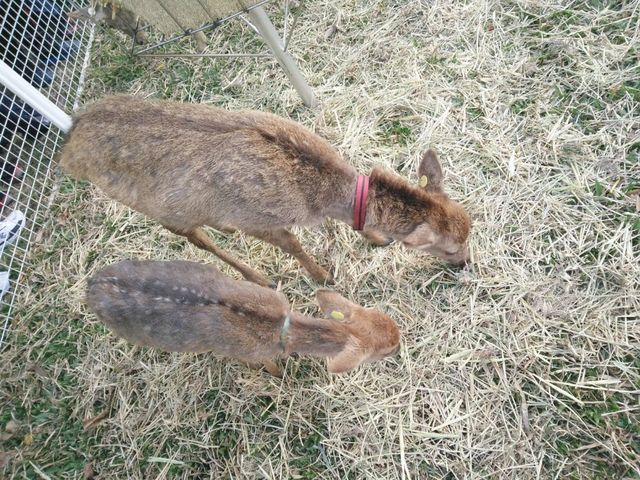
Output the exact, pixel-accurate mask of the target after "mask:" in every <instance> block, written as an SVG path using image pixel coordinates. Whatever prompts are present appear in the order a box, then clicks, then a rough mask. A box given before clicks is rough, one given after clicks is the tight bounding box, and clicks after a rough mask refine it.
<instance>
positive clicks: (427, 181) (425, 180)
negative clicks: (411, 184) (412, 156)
mask: <svg viewBox="0 0 640 480" xmlns="http://www.w3.org/2000/svg"><path fill="white" fill-rule="evenodd" d="M443 180H444V175H443V174H442V167H441V166H440V162H439V161H438V155H437V154H436V152H435V150H433V149H431V148H430V149H429V150H427V151H426V152H425V153H424V155H423V156H422V160H420V165H418V183H419V184H420V187H422V188H424V189H425V190H426V191H427V192H429V193H444V190H442V181H443Z"/></svg>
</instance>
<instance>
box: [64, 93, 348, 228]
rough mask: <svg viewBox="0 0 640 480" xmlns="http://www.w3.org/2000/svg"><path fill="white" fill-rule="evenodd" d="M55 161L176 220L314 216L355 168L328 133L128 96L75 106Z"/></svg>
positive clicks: (261, 222)
mask: <svg viewBox="0 0 640 480" xmlns="http://www.w3.org/2000/svg"><path fill="white" fill-rule="evenodd" d="M61 160H62V165H63V167H64V169H65V170H66V171H67V172H68V173H70V174H72V175H74V176H76V177H77V178H81V179H86V180H90V181H92V182H94V183H95V184H97V185H98V186H99V187H100V188H101V189H102V190H103V191H105V193H107V194H108V195H110V196H112V197H113V198H115V199H116V200H119V201H121V202H123V203H125V204H127V205H129V206H131V207H132V208H135V209H137V210H140V211H142V212H143V213H146V214H147V215H150V216H152V217H155V218H157V219H159V220H160V221H162V222H163V223H165V224H168V226H174V227H177V228H180V227H185V228H186V227H190V226H197V225H202V224H209V225H212V224H213V225H216V224H218V225H230V226H235V227H238V228H248V227H255V228H273V227H279V226H287V225H296V224H298V225H304V224H310V223H317V222H319V221H321V218H317V217H318V216H322V215H323V210H324V209H325V208H327V205H331V203H332V201H335V199H334V198H335V191H336V190H339V189H340V188H343V187H344V188H349V185H351V183H352V181H353V178H354V177H355V175H356V173H355V170H354V169H353V168H352V167H351V166H349V165H348V164H346V163H345V162H343V161H342V160H341V159H340V157H339V155H338V154H337V152H336V151H335V149H333V148H332V147H331V146H330V145H329V144H328V142H326V141H325V140H324V139H322V138H320V137H319V136H317V135H315V134H313V133H312V132H310V131H308V130H306V129H305V128H303V127H302V126H300V125H298V124H296V123H294V122H291V121H288V120H285V119H283V118H280V117H277V116H275V115H271V114H267V113H262V112H254V111H242V112H231V111H227V110H223V109H219V108H215V107H211V106H206V105H195V104H182V103H177V102H168V101H150V100H142V99H136V98H134V97H108V98H105V99H103V100H100V101H99V102H97V103H95V104H94V105H92V106H91V107H90V108H89V109H88V110H87V111H86V112H84V113H82V114H80V115H79V116H78V117H77V118H76V119H75V122H74V126H73V128H72V131H71V132H70V134H69V137H68V140H67V142H66V144H65V146H64V148H63V150H62V153H61ZM345 186H346V187H345ZM178 220H180V221H182V222H184V223H185V225H178V224H176V223H175V222H176V221H178ZM186 224H191V225H186Z"/></svg>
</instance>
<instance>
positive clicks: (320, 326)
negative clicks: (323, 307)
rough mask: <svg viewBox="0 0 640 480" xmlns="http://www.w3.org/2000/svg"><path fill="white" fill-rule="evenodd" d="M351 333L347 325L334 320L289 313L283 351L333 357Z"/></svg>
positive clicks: (341, 348) (342, 347) (340, 349)
mask: <svg viewBox="0 0 640 480" xmlns="http://www.w3.org/2000/svg"><path fill="white" fill-rule="evenodd" d="M350 334H351V332H350V330H349V327H348V326H347V325H345V324H343V323H340V322H338V321H336V320H328V319H325V318H314V317H308V316H305V315H302V314H299V313H296V312H291V314H290V325H289V331H288V332H286V335H285V338H286V341H285V351H286V352H287V353H293V352H296V353H300V354H304V355H311V356H314V357H333V356H335V355H337V354H338V353H340V352H341V351H342V350H343V349H344V347H345V344H346V342H347V340H348V339H349V335H350Z"/></svg>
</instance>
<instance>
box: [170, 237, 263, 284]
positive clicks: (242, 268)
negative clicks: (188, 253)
mask: <svg viewBox="0 0 640 480" xmlns="http://www.w3.org/2000/svg"><path fill="white" fill-rule="evenodd" d="M165 228H166V229H167V230H169V231H171V232H173V233H175V234H176V235H181V236H183V237H186V238H187V240H189V242H191V243H192V244H193V245H195V246H196V247H198V248H201V249H203V250H206V251H208V252H211V253H213V254H214V255H215V256H216V257H218V258H219V259H220V260H222V261H223V262H225V263H228V264H229V265H231V266H232V267H233V268H235V269H236V270H238V271H239V272H240V273H241V274H242V276H243V277H244V278H245V279H247V280H248V281H250V282H253V283H257V284H258V285H262V286H263V287H271V288H275V284H274V283H273V282H271V281H270V280H268V279H267V278H266V277H264V276H262V275H261V274H259V273H258V272H256V271H255V270H253V269H252V268H251V267H249V266H247V265H245V264H244V263H242V262H241V261H240V260H238V259H236V258H235V257H234V256H232V255H230V254H228V253H227V252H225V251H224V250H223V249H221V248H220V247H218V246H217V245H216V244H215V243H213V240H211V238H209V236H208V235H207V233H206V232H205V231H204V230H202V228H199V227H198V228H195V229H193V230H191V231H188V232H183V231H179V230H176V229H174V228H171V227H167V226H166V225H165Z"/></svg>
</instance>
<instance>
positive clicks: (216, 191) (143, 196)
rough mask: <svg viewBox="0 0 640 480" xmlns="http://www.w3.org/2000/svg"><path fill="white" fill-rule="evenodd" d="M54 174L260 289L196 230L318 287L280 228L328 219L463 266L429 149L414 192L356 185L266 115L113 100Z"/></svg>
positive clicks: (88, 120) (86, 115) (450, 205)
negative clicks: (261, 246)
mask: <svg viewBox="0 0 640 480" xmlns="http://www.w3.org/2000/svg"><path fill="white" fill-rule="evenodd" d="M61 163H62V167H63V169H64V170H65V171H66V172H67V173H69V174H71V175H73V176H74V177H76V178H78V179H83V180H89V181H91V182H93V183H94V184H96V185H97V186H98V187H99V188H100V189H102V190H103V191H104V192H105V193H106V194H107V195H109V196H111V197H112V198H114V199H116V200H118V201H120V202H122V203H124V204H125V205H128V206H129V207H131V208H133V209H135V210H138V211H140V212H142V213H144V214H146V215H148V216H150V217H152V218H155V219H156V220H158V221H159V222H160V223H161V224H162V225H163V226H165V227H166V228H167V229H169V230H170V231H172V232H174V233H176V234H178V235H183V236H184V237H186V238H187V239H188V240H189V241H190V242H191V243H192V244H194V245H196V246H198V247H200V248H202V249H205V250H208V251H210V252H211V253H213V254H215V255H217V256H218V257H219V258H220V259H221V260H223V261H225V262H226V263H228V264H229V265H231V266H232V267H234V268H235V269H237V270H238V271H240V273H242V275H243V276H244V277H245V279H247V280H249V281H252V282H255V283H258V284H260V285H263V286H264V285H270V282H269V281H268V280H267V279H266V278H265V277H264V276H262V275H261V274H259V273H258V272H256V271H255V270H253V269H252V268H250V267H248V266H247V265H245V264H243V263H241V262H240V261H239V260H237V259H236V258H234V257H233V256H231V255H229V254H228V253H227V252H226V251H224V250H223V249H221V248H220V247H218V246H217V245H216V244H215V243H214V242H213V241H212V240H211V239H210V238H209V236H208V235H207V234H206V233H205V232H204V230H203V229H202V227H203V226H210V227H213V228H215V229H218V230H222V231H233V230H236V229H238V230H242V231H244V232H245V233H247V234H249V235H252V236H254V237H257V238H259V239H262V240H265V241H267V242H269V243H272V244H273V245H276V246H278V247H280V248H281V249H282V250H284V251H285V252H287V253H289V254H290V255H293V256H294V257H295V258H297V259H298V260H299V261H300V263H301V264H302V265H303V266H304V267H305V268H306V269H307V271H308V272H309V274H310V275H311V276H312V277H313V278H314V279H315V280H316V281H319V282H325V281H331V280H332V277H331V275H330V274H329V272H327V271H326V270H325V269H324V268H322V267H321V266H320V265H318V264H317V263H316V262H315V261H314V260H313V258H311V257H310V256H309V255H308V254H307V253H305V251H304V250H303V249H302V246H301V245H300V243H299V241H298V240H297V238H296V237H295V236H294V235H293V234H292V233H291V232H290V231H289V230H287V229H288V228H289V227H292V226H310V225H315V224H318V223H321V222H322V221H323V220H324V219H325V218H326V217H331V218H334V219H338V220H342V221H344V222H346V223H349V224H351V225H352V226H353V228H354V229H356V230H359V231H361V233H362V234H363V235H364V236H365V238H367V239H368V240H370V241H372V242H373V243H375V244H378V245H385V244H388V243H390V242H391V241H393V240H396V241H400V242H402V244H403V245H405V246H406V247H408V248H412V249H417V250H420V251H425V252H429V253H431V254H433V255H436V256H437V257H440V258H442V259H444V260H446V261H448V262H450V263H453V264H462V263H465V262H466V261H467V260H468V258H469V254H468V248H467V237H468V235H469V229H470V220H469V216H468V215H467V213H466V211H465V210H464V208H463V207H462V206H461V205H460V204H459V203H457V202H454V201H452V200H450V199H449V198H448V197H447V195H446V194H445V193H444V191H443V188H442V181H443V174H442V169H441V167H440V164H439V162H438V159H437V157H436V154H435V152H433V151H432V150H429V151H427V152H426V153H425V154H424V156H423V158H422V160H421V162H420V164H419V167H418V175H419V177H420V179H421V181H420V186H413V185H411V184H409V182H407V181H406V180H405V179H403V178H401V177H399V176H397V175H395V174H393V173H391V172H389V171H387V170H385V169H382V168H374V169H373V171H372V172H371V174H370V175H368V176H363V175H358V173H357V172H356V170H355V168H353V167H352V166H351V165H349V164H347V163H346V162H344V161H343V160H342V159H341V158H340V155H339V154H338V152H337V151H336V150H335V149H334V148H333V147H332V146H331V145H330V144H329V143H328V142H327V141H326V140H324V139H323V138H321V137H319V136H318V135H316V134H314V133H312V132H310V131H309V130H307V129H306V128H304V127H302V126H301V125H299V124H297V123H295V122H292V121H290V120H286V119H284V118H280V117H278V116H275V115H272V114H269V113H262V112H257V111H238V112H233V111H228V110H223V109H220V108H216V107H212V106H206V105H199V104H188V103H178V102H173V101H158V100H145V99H140V98H136V97H127V96H114V97H107V98H104V99H102V100H99V101H97V102H96V103H94V104H93V105H91V106H90V107H89V108H88V109H87V110H86V111H85V112H83V113H81V114H79V115H77V116H76V117H75V119H74V122H73V127H72V129H71V131H70V133H69V134H68V138H67V141H66V144H65V145H64V147H63V149H62V152H61Z"/></svg>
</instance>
